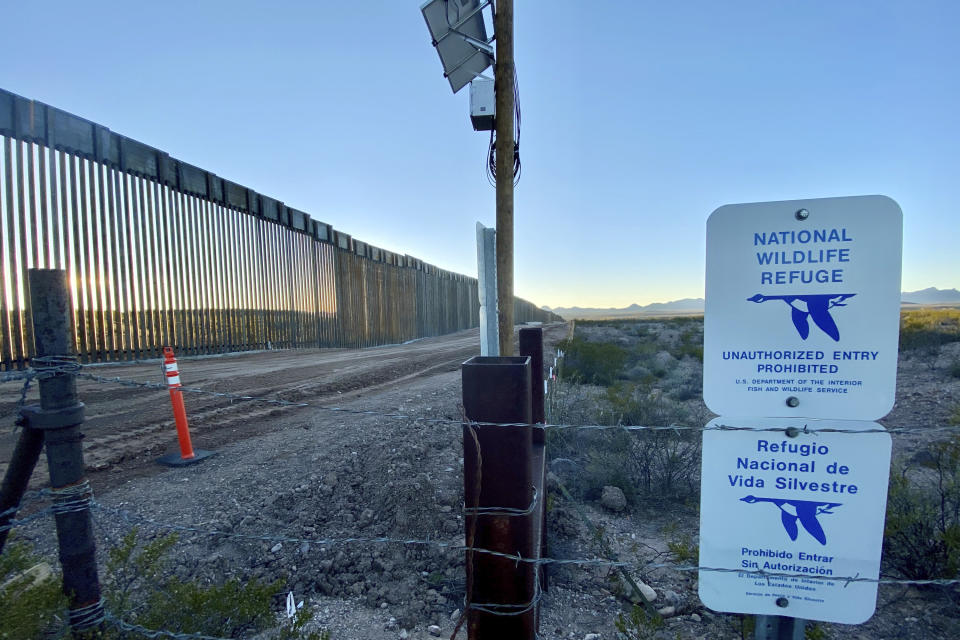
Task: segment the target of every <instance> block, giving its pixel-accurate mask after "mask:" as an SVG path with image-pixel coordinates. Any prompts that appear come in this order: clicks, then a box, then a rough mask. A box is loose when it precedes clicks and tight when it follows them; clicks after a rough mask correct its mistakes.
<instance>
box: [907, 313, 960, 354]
mask: <svg viewBox="0 0 960 640" xmlns="http://www.w3.org/2000/svg"><path fill="white" fill-rule="evenodd" d="M957 341H960V309H917V310H911V311H904V312H903V313H902V314H901V315H900V351H901V352H904V351H921V352H925V353H933V354H935V353H937V352H938V351H939V349H940V347H941V346H943V345H945V344H948V343H950V342H957Z"/></svg>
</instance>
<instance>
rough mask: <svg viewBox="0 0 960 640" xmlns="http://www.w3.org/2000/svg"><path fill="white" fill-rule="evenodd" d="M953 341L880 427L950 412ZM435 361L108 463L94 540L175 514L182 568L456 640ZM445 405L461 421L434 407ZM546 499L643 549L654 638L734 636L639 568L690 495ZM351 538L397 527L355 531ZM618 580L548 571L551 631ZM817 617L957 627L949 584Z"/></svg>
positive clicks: (366, 622)
mask: <svg viewBox="0 0 960 640" xmlns="http://www.w3.org/2000/svg"><path fill="white" fill-rule="evenodd" d="M562 336H563V331H561V330H557V331H555V332H554V333H552V334H550V336H548V346H551V345H553V344H555V343H556V341H557V340H559V339H560V338H561V337H562ZM958 347H960V344H957V345H951V346H950V349H952V350H953V351H950V352H944V353H943V354H942V355H941V357H940V359H939V360H938V361H936V362H935V363H933V364H932V365H931V364H930V363H929V362H928V361H926V360H925V359H922V358H914V357H907V358H903V359H902V361H901V364H900V373H899V382H898V393H897V405H896V407H895V409H894V411H893V412H892V413H891V415H890V416H889V417H888V418H887V419H886V420H884V421H883V422H884V423H885V424H887V425H897V426H900V425H910V426H920V427H922V426H931V425H942V424H945V423H946V420H947V417H948V416H949V413H950V411H951V410H952V407H953V406H954V405H955V404H956V403H957V402H958V401H960V381H958V380H956V379H950V378H949V377H948V376H947V375H946V373H945V371H946V366H947V365H948V364H949V363H950V362H952V361H953V359H955V358H958V357H960V351H957V348H958ZM367 351H369V350H367ZM548 352H549V349H548ZM397 357H399V356H397ZM546 360H547V361H548V362H549V361H551V360H552V357H548V358H546ZM684 366H686V365H684ZM439 369H440V370H439V371H437V370H436V369H435V370H434V371H433V372H432V373H431V372H428V373H426V374H424V375H421V376H418V377H412V378H408V379H405V380H404V381H403V382H402V383H397V384H387V385H381V386H379V387H378V388H376V389H374V390H372V391H369V392H367V391H364V390H362V389H359V390H355V393H353V394H351V396H350V397H349V398H347V399H345V400H344V401H343V402H342V403H338V406H341V407H343V408H347V409H358V410H371V411H374V412H376V413H377V414H378V415H359V414H349V413H343V412H331V411H325V410H322V409H317V408H308V409H296V410H290V411H283V412H277V413H276V414H275V415H270V414H269V413H267V414H262V415H261V414H257V415H258V417H257V421H258V423H257V424H256V425H249V424H248V425H243V424H239V423H236V419H234V423H231V427H230V428H231V429H234V428H236V429H240V430H245V431H243V437H239V436H236V437H224V438H223V442H222V443H217V442H215V441H214V435H215V434H216V432H213V435H211V439H210V440H208V441H205V442H203V443H202V445H203V446H204V447H205V448H213V449H216V450H217V455H216V456H215V457H214V458H211V459H209V460H207V461H205V462H204V463H202V464H199V465H196V466H192V467H186V468H180V469H171V470H158V468H155V467H152V466H150V468H149V469H148V470H145V469H144V467H145V466H149V465H147V464H146V463H145V462H144V460H143V459H141V458H135V457H133V458H128V459H126V460H124V461H119V462H113V463H111V464H110V465H108V466H107V467H105V468H104V469H102V470H100V471H97V472H95V473H93V474H92V483H93V484H94V486H95V489H96V492H97V500H98V501H99V502H100V503H101V504H102V505H104V508H103V509H98V510H96V511H95V529H96V532H97V535H98V538H99V544H100V548H105V547H109V546H111V545H113V544H116V543H117V542H118V541H119V539H120V538H121V537H122V536H123V535H124V534H125V533H126V532H127V531H129V529H130V527H131V526H132V525H134V524H136V526H138V527H140V530H141V531H142V535H143V537H149V536H150V535H152V534H153V533H154V532H162V531H164V530H166V529H167V528H169V527H170V526H173V527H184V528H186V529H196V530H197V531H189V530H185V531H181V533H180V541H179V542H178V545H177V547H176V550H175V569H174V570H175V572H176V573H178V574H180V575H183V576H191V577H200V578H202V579H205V580H211V581H217V580H222V579H225V578H228V577H240V578H251V577H257V578H262V579H267V580H272V579H276V578H283V579H285V580H286V583H287V585H288V588H289V589H290V590H292V591H293V592H294V594H295V596H296V597H297V598H298V599H302V600H304V601H306V605H305V606H308V607H310V608H311V609H312V611H313V615H314V622H313V624H314V625H316V626H317V627H322V628H326V629H329V630H330V631H331V633H332V638H333V639H334V640H340V639H357V640H368V639H371V640H372V639H375V638H376V639H380V638H390V639H392V638H404V637H407V638H429V637H434V636H433V635H431V633H430V632H429V631H428V627H429V626H430V625H436V626H437V627H439V628H440V632H439V633H440V634H441V635H442V636H443V637H450V634H451V633H452V631H453V628H454V625H455V621H456V619H457V617H458V616H459V612H460V610H462V608H463V598H464V567H463V557H462V553H461V552H457V551H451V550H449V549H448V548H446V547H444V546H442V545H443V544H449V545H454V546H456V545H461V544H462V543H463V539H464V534H463V518H462V507H463V502H462V501H463V486H462V483H463V480H462V464H463V461H462V455H463V454H462V443H461V428H460V426H459V424H458V423H456V422H455V421H457V420H459V419H460V418H461V417H462V407H461V406H460V377H459V376H460V374H459V372H458V371H455V370H454V371H451V370H443V369H444V367H439ZM692 402H695V401H692ZM382 414H402V415H404V416H407V417H403V418H398V417H385V416H384V415H382ZM238 415H241V416H242V412H241V413H239V414H238ZM435 418H446V419H449V420H452V421H454V422H453V423H450V424H438V423H433V422H428V421H427V420H429V419H435ZM241 422H242V421H241ZM235 423H236V424H235ZM223 433H224V434H227V433H230V431H229V430H225V431H223ZM930 440H931V436H929V435H928V434H923V433H920V434H911V435H910V436H907V437H902V438H901V437H896V438H895V439H894V442H895V456H897V455H900V456H909V455H911V454H912V453H913V452H915V451H917V450H918V449H919V448H920V447H921V446H922V445H924V444H925V443H927V442H929V441H930ZM552 468H554V467H552ZM44 472H45V469H44ZM549 504H550V505H551V508H550V512H549V516H548V518H549V523H548V535H549V537H550V541H549V542H550V544H549V547H550V555H552V556H554V557H594V556H596V555H598V554H599V553H600V551H599V550H598V549H597V547H596V546H595V534H594V531H593V530H592V529H591V528H590V527H588V526H587V525H586V524H585V523H584V522H583V521H582V520H581V518H580V515H579V513H578V508H579V510H581V511H582V512H583V514H585V515H586V517H587V519H589V520H590V521H591V522H592V523H593V524H594V526H599V527H602V529H603V531H604V535H605V537H606V539H607V540H608V541H609V543H610V544H611V546H612V548H613V550H614V552H615V554H616V555H617V556H618V558H620V559H622V560H628V561H633V562H636V563H637V566H638V569H637V570H636V571H635V572H633V576H634V577H635V578H639V579H642V580H643V581H644V582H646V583H647V584H649V585H650V586H651V587H653V588H654V589H655V590H656V592H657V600H656V601H655V604H656V605H657V606H658V607H662V606H668V605H669V606H672V607H673V615H671V616H670V617H668V618H667V621H666V626H665V628H664V630H662V631H661V632H659V634H658V636H657V637H664V638H673V637H679V638H698V639H707V638H740V637H741V626H742V621H741V618H740V617H739V616H731V615H726V614H720V613H715V612H711V611H709V610H706V609H705V608H704V607H703V606H702V605H701V604H700V602H699V600H698V599H697V597H696V589H697V579H696V573H695V572H677V571H673V570H670V569H656V570H643V569H642V567H643V565H645V564H647V563H651V562H663V561H665V560H668V559H669V558H670V554H669V551H668V548H667V543H668V541H670V540H674V539H676V538H677V536H678V535H682V534H686V535H688V536H690V537H691V539H692V540H693V541H694V542H695V538H696V533H697V528H698V524H697V522H698V519H697V513H696V508H695V507H693V506H690V505H666V506H665V505H663V504H649V505H648V504H642V503H641V504H636V505H633V506H631V508H629V509H628V510H627V511H624V512H619V513H616V512H613V511H610V510H609V509H606V508H604V507H603V506H602V505H601V504H600V503H599V502H586V503H583V504H578V505H573V504H571V503H569V502H568V501H567V500H566V499H565V498H564V497H563V496H562V495H560V494H559V493H557V492H556V491H552V492H551V494H550V502H549ZM148 519H149V520H153V521H155V522H160V523H164V524H163V526H157V525H154V524H151V523H150V522H148V521H147V520H148ZM211 531H216V532H219V533H220V534H223V533H228V534H239V535H243V536H250V537H249V538H236V537H230V536H226V535H211V534H209V532H211ZM25 532H26V533H27V534H29V535H30V536H31V537H33V538H34V539H35V540H36V541H37V542H38V544H39V545H40V549H41V550H44V551H45V552H46V554H47V557H48V558H50V559H51V562H53V560H52V559H53V558H55V557H56V556H55V551H54V550H53V548H52V539H53V534H52V523H51V522H50V521H49V520H48V519H43V520H40V521H38V523H37V524H36V525H35V526H30V527H27V528H25ZM355 537H363V538H378V537H387V538H389V539H390V540H389V541H383V542H362V541H353V542H350V541H346V540H344V539H345V538H355ZM102 555H103V554H101V557H102ZM622 592H623V589H622V587H618V586H617V585H616V583H615V581H613V580H611V571H610V569H608V568H583V567H578V566H571V567H564V568H562V569H559V570H555V571H552V572H551V575H550V584H549V590H548V591H547V593H546V594H545V595H544V598H543V601H542V618H541V633H540V637H542V638H546V639H552V638H556V639H560V638H564V639H568V638H575V639H583V638H586V637H588V634H599V635H598V636H595V637H594V638H604V639H606V638H614V637H616V634H615V629H614V620H615V618H616V616H617V615H618V614H619V613H620V612H622V611H625V610H626V609H627V608H628V607H629V605H628V603H627V602H626V600H625V599H624V597H623V595H622ZM820 628H821V629H823V631H824V632H825V634H826V635H825V636H823V637H826V638H855V639H861V638H862V639H867V638H876V639H885V638H908V639H921V638H934V639H947V638H955V637H960V613H958V607H957V596H956V591H953V592H945V591H943V590H936V589H926V590H921V589H916V588H913V587H899V586H885V585H882V586H881V587H880V595H879V602H878V608H877V613H876V614H875V615H874V617H873V618H872V619H871V620H870V621H868V622H867V623H866V624H864V625H857V626H845V625H821V627H820ZM458 637H465V633H464V632H463V631H461V633H460V634H459V636H458Z"/></svg>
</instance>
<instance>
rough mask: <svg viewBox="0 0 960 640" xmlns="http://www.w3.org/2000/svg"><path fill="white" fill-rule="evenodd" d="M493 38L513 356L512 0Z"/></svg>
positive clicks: (504, 339) (503, 349)
mask: <svg viewBox="0 0 960 640" xmlns="http://www.w3.org/2000/svg"><path fill="white" fill-rule="evenodd" d="M493 32H494V33H495V34H496V37H497V61H496V65H495V67H494V73H493V76H494V87H495V90H496V109H497V115H496V118H497V119H496V132H497V144H496V156H497V164H496V167H497V310H498V312H499V320H498V325H499V327H500V355H501V356H512V355H513V154H514V151H513V146H514V139H513V136H514V131H513V112H514V108H515V104H514V72H513V0H498V1H497V4H496V13H495V14H494V16H493Z"/></svg>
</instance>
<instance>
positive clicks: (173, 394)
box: [157, 347, 213, 466]
mask: <svg viewBox="0 0 960 640" xmlns="http://www.w3.org/2000/svg"><path fill="white" fill-rule="evenodd" d="M163 373H164V375H165V376H166V378H167V387H168V388H169V389H170V402H171V404H173V419H174V422H176V425H177V440H179V442H180V457H179V458H178V457H177V456H176V454H170V455H167V456H163V457H161V458H157V462H159V463H160V464H165V465H168V466H182V465H186V464H190V463H193V462H199V461H200V460H202V459H203V458H207V457H209V456H211V455H213V452H211V451H196V452H195V451H194V450H193V443H192V442H191V441H190V428H189V427H188V426H187V409H186V407H184V405H183V392H182V391H180V387H181V385H180V369H179V367H178V366H177V359H176V358H175V357H174V356H173V347H164V348H163Z"/></svg>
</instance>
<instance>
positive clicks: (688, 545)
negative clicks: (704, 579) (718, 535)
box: [667, 534, 700, 564]
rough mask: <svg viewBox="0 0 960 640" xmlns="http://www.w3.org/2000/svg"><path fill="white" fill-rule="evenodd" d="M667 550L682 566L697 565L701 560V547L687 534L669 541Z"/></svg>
mask: <svg viewBox="0 0 960 640" xmlns="http://www.w3.org/2000/svg"><path fill="white" fill-rule="evenodd" d="M667 549H669V550H670V554H671V555H672V556H673V559H674V560H675V561H676V562H679V563H680V564H695V563H696V562H697V561H698V560H699V559H700V545H698V544H696V543H695V542H694V541H693V539H692V538H691V537H690V536H689V535H687V534H683V535H681V536H679V537H678V538H676V539H674V540H670V541H668V542H667Z"/></svg>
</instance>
